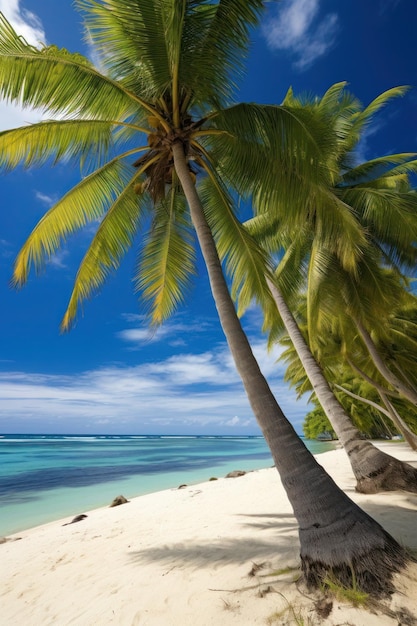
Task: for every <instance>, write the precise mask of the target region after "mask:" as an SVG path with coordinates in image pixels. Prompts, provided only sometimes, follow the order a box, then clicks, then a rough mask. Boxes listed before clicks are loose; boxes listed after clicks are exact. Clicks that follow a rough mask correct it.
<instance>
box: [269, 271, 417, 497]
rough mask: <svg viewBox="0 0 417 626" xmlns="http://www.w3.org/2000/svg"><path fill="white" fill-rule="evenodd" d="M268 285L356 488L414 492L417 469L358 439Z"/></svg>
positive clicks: (281, 302) (283, 305)
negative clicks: (349, 468) (348, 463)
mask: <svg viewBox="0 0 417 626" xmlns="http://www.w3.org/2000/svg"><path fill="white" fill-rule="evenodd" d="M268 286H269V289H270V291H271V293H272V296H273V298H274V300H275V304H276V305H277V309H278V312H279V314H280V316H281V319H282V321H283V323H284V325H285V328H286V330H287V332H288V335H289V337H290V339H291V341H292V343H293V345H294V348H295V350H296V352H297V354H298V357H299V359H300V361H301V363H302V365H303V367H304V370H305V372H306V374H307V376H308V378H309V380H310V382H311V384H312V386H313V389H314V391H315V393H316V396H317V398H318V400H319V402H320V404H321V406H322V408H323V410H324V412H325V413H326V415H327V417H328V419H329V421H330V423H331V425H332V427H333V430H334V431H335V433H336V434H337V436H338V438H339V441H340V443H341V444H342V446H343V447H344V449H345V450H346V453H347V455H348V457H349V460H350V464H351V466H352V470H353V473H354V475H355V478H356V481H357V482H356V490H357V491H359V492H361V493H377V492H378V491H394V490H397V489H404V490H406V491H413V492H417V470H416V469H415V468H414V467H411V465H408V464H407V463H403V462H401V461H399V460H398V459H395V458H394V457H392V456H390V455H389V454H385V452H382V450H378V448H375V446H373V445H372V444H371V442H370V441H366V440H365V439H362V438H361V435H360V433H359V431H358V430H357V429H356V428H355V426H354V425H353V424H352V421H351V419H350V417H349V416H348V414H347V413H346V411H345V410H344V408H343V407H342V405H341V404H340V402H339V401H338V399H337V398H336V396H335V395H334V393H333V392H332V390H331V388H330V386H329V384H328V382H327V380H326V378H325V376H324V375H323V372H322V371H321V368H320V366H319V364H318V363H317V361H316V360H315V358H314V357H313V355H312V354H311V352H310V348H309V347H308V345H307V343H306V342H305V340H304V337H303V335H302V333H301V332H300V329H299V328H298V324H297V322H296V321H295V319H294V316H293V314H292V313H291V311H290V309H289V308H288V305H287V303H286V302H285V300H284V298H283V296H282V294H281V292H280V290H279V289H278V287H277V286H276V285H275V284H274V283H273V282H272V281H270V280H268Z"/></svg>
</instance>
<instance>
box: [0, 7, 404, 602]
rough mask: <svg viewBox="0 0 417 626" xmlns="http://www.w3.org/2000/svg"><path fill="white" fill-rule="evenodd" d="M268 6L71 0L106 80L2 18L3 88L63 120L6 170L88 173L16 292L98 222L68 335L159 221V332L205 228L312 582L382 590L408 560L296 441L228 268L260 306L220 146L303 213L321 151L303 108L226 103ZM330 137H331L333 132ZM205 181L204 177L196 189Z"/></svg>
mask: <svg viewBox="0 0 417 626" xmlns="http://www.w3.org/2000/svg"><path fill="white" fill-rule="evenodd" d="M262 4H263V3H262V2H261V1H260V0H219V1H217V2H212V3H209V2H207V0H175V1H173V0H146V2H145V1H143V0H130V1H129V2H127V0H101V1H98V2H96V1H95V0H76V6H77V7H78V8H79V9H80V10H81V11H82V13H83V16H84V20H85V24H86V26H87V32H88V34H89V37H90V38H91V40H92V41H93V43H94V44H95V47H96V52H97V54H98V55H99V56H100V59H101V63H102V67H103V70H102V72H99V71H98V70H97V69H96V68H94V67H93V66H92V65H91V64H90V63H89V62H88V60H87V59H85V58H84V57H81V56H80V55H73V54H69V53H68V52H67V51H65V50H59V49H58V48H56V47H45V48H42V49H40V50H38V49H35V48H33V47H31V46H29V45H27V44H26V42H25V41H24V40H23V39H22V38H20V37H18V36H17V35H16V33H15V32H14V31H13V29H12V28H11V26H10V25H9V24H8V23H7V22H6V20H5V19H4V18H3V19H2V20H1V28H0V94H1V95H2V96H3V97H5V98H7V99H8V100H12V101H18V102H21V103H22V104H23V105H26V106H37V107H43V108H44V109H45V110H46V111H48V112H49V113H52V114H59V116H60V117H59V119H57V120H55V121H48V122H42V123H39V124H36V125H34V126H31V127H29V128H26V127H25V128H20V129H16V130H12V131H6V132H4V133H2V134H1V135H0V160H1V164H2V165H3V167H5V168H12V167H15V166H16V165H17V164H19V163H22V164H24V165H26V166H30V165H33V164H35V163H45V162H47V161H48V160H49V159H52V160H53V161H54V162H60V161H62V160H63V159H66V158H71V159H75V160H79V161H81V162H82V164H84V165H85V164H86V165H87V166H88V171H87V175H86V176H85V178H83V179H82V180H81V181H80V183H78V185H76V186H75V187H74V188H73V189H72V190H70V191H69V192H68V193H67V194H66V195H65V196H64V197H63V198H62V199H61V200H60V201H58V202H57V203H56V204H55V205H54V206H53V207H52V208H51V209H50V210H49V211H48V212H47V213H46V214H45V216H44V217H43V218H42V219H41V221H40V222H39V223H38V225H37V226H36V227H35V229H34V230H33V232H32V233H31V235H30V236H29V238H28V239H27V241H26V243H25V244H24V246H23V248H22V250H21V251H20V253H19V255H18V257H17V260H16V264H15V269H14V282H15V284H16V285H22V284H24V283H25V281H26V279H27V276H28V272H29V269H30V267H31V266H32V265H33V266H34V267H35V269H38V268H39V267H41V266H42V263H43V262H45V259H47V258H48V257H49V256H50V255H51V254H53V253H54V251H55V250H56V249H57V248H58V246H59V245H60V244H61V243H62V241H63V240H65V237H66V236H67V235H68V234H69V233H71V232H73V231H74V230H76V229H79V228H82V227H83V226H84V225H85V224H86V223H87V222H91V223H93V224H96V226H97V230H96V234H95V236H94V238H93V240H92V242H91V244H90V246H89V248H88V250H87V252H86V254H85V256H84V258H83V260H82V261H81V264H80V267H79V269H78V272H77V276H76V278H75V283H74V288H73V291H72V294H71V297H70V301H69V305H68V308H67V311H66V313H65V316H64V320H63V328H64V329H68V328H69V327H70V325H71V324H72V322H73V320H74V318H75V315H76V312H77V308H78V306H79V305H80V303H81V302H82V301H83V300H85V299H86V298H88V297H89V296H90V295H91V294H92V293H93V292H94V291H96V290H97V289H98V288H99V287H100V286H101V285H102V284H103V282H104V281H105V279H106V277H107V275H108V274H109V272H110V271H112V270H114V269H116V268H117V267H118V265H119V262H120V259H121V257H122V255H123V254H124V252H125V251H126V250H127V249H128V247H129V246H130V245H131V244H132V243H133V242H134V240H135V237H136V235H137V233H139V231H140V229H144V228H146V226H147V225H148V224H149V221H151V226H150V229H149V230H148V231H147V235H145V244H144V247H143V255H142V261H141V262H140V263H138V268H137V271H136V274H135V280H136V283H137V286H138V288H140V289H141V290H142V292H143V293H144V296H145V299H147V301H148V302H150V309H151V310H150V319H151V322H152V323H154V324H158V323H161V322H162V321H163V320H164V319H165V318H166V317H167V316H168V315H169V314H170V313H171V312H172V311H173V310H174V308H175V306H176V305H177V304H178V302H179V301H181V299H182V297H183V293H184V287H185V286H186V285H187V283H188V280H189V276H190V274H191V273H192V271H193V269H194V257H193V250H194V248H193V233H194V232H195V234H196V236H197V239H198V243H199V245H200V247H201V250H202V254H203V257H204V260H205V263H206V267H207V271H208V275H209V280H210V284H211V289H212V292H213V297H214V300H215V303H216V306H217V310H218V313H219V319H220V322H221V325H222V328H223V330H224V333H225V336H226V339H227V341H228V343H229V346H230V349H231V352H232V354H233V357H234V360H235V363H236V367H237V369H238V371H239V373H240V375H241V378H242V381H243V384H244V386H245V389H246V392H247V395H248V398H249V401H250V404H251V406H252V408H253V411H254V414H255V416H256V418H257V420H258V422H259V425H260V427H261V429H262V432H263V434H264V436H265V439H266V441H267V443H268V445H269V447H270V449H271V453H272V456H273V458H274V461H275V463H276V466H277V469H278V471H279V473H280V476H281V480H282V482H283V484H284V486H285V488H286V490H287V493H288V497H289V499H290V501H291V503H292V506H293V509H294V513H295V516H296V518H297V520H298V523H299V526H300V542H301V563H302V568H303V571H304V574H305V577H306V580H307V582H308V583H309V584H310V585H312V586H314V585H317V584H320V583H321V581H322V580H323V578H324V576H325V575H326V573H327V572H329V571H332V573H333V575H335V576H338V577H339V579H340V580H341V582H344V583H350V584H351V583H352V580H353V578H354V579H355V580H356V581H357V584H358V585H359V586H360V587H363V588H364V589H367V590H369V591H371V592H372V593H374V594H375V593H383V592H386V591H387V590H390V589H391V588H392V574H393V572H394V571H398V570H399V569H401V568H402V567H403V566H404V564H405V562H406V560H407V558H406V555H405V553H404V550H403V549H402V548H400V546H399V545H398V544H397V543H396V542H395V540H394V539H393V538H392V537H391V536H390V535H388V534H387V533H386V532H385V531H384V530H383V529H382V527H381V526H380V525H379V524H377V523H376V522H375V521H374V520H373V519H372V518H370V517H369V516H368V515H367V514H365V512H364V511H362V510H361V509H360V508H359V507H357V506H356V505H355V504H354V503H353V502H352V501H351V500H350V499H349V498H348V497H347V496H346V495H345V494H344V493H343V492H342V491H341V490H340V489H339V488H338V487H337V486H336V484H335V483H334V482H333V480H332V479H331V478H330V477H329V476H328V475H327V474H326V473H325V472H324V470H323V468H322V467H321V466H320V465H319V464H318V463H317V462H316V460H315V459H314V457H313V456H312V455H311V454H310V453H309V452H308V450H307V449H306V448H305V446H304V445H303V444H302V442H301V441H300V439H299V437H298V436H297V435H296V433H295V431H294V429H293V427H292V426H291V424H290V423H289V422H288V420H287V419H286V418H285V416H284V415H283V413H282V411H281V409H280V407H279V405H278V404H277V401H276V399H275V398H274V396H273V394H272V393H271V391H270V388H269V386H268V384H267V382H266V380H265V378H264V377H263V375H262V373H261V371H260V370H259V367H258V364H257V362H256V360H255V358H254V356H253V354H252V351H251V348H250V345H249V343H248V341H247V338H246V336H245V334H244V332H243V330H242V327H241V324H240V321H239V318H238V316H237V314H236V310H235V307H234V304H233V300H232V298H231V296H230V294H229V290H228V285H227V282H226V278H225V275H224V273H223V267H222V260H224V262H225V264H226V269H227V271H228V272H229V273H230V275H231V276H238V277H239V278H240V279H241V280H240V282H239V293H238V296H239V298H240V300H241V302H242V303H243V304H244V303H245V301H246V300H247V298H248V297H252V296H253V294H254V293H255V294H257V295H258V297H259V299H260V300H262V301H265V299H266V297H267V289H266V284H265V276H264V272H263V268H264V267H265V259H264V258H263V253H262V251H261V250H260V249H259V248H258V246H257V245H256V244H255V242H254V241H253V240H252V239H251V237H250V236H249V235H248V233H247V232H246V230H245V229H244V228H242V227H241V225H240V223H239V220H238V219H237V216H236V215H235V214H234V212H233V203H232V202H231V200H230V198H229V195H228V189H233V186H232V183H233V180H235V187H236V188H237V189H239V187H240V186H241V185H242V179H241V178H240V179H239V173H240V172H241V169H240V167H239V168H233V160H232V161H231V163H230V164H229V165H230V167H229V169H228V170H227V171H226V170H224V168H223V163H222V162H221V160H220V159H219V156H218V154H219V153H218V149H217V148H218V146H219V142H217V139H221V140H222V142H223V145H226V147H227V150H228V152H229V153H231V152H232V151H233V153H234V159H240V165H241V164H242V163H244V162H245V157H246V158H247V161H248V163H249V164H250V165H251V166H252V169H251V170H248V172H250V177H251V178H253V181H255V182H256V184H257V185H258V187H259V189H268V186H269V188H271V185H272V184H273V183H274V184H279V185H280V187H282V194H283V196H284V197H286V199H287V200H289V199H290V198H292V202H293V203H297V202H299V203H300V204H304V203H305V201H306V194H305V193H304V187H303V188H301V189H300V186H299V182H298V181H299V180H300V178H305V179H306V180H307V179H309V180H310V179H311V180H314V179H315V178H316V177H317V173H316V171H315V170H316V168H317V164H318V162H319V160H318V158H317V142H316V143H314V142H312V141H311V137H310V135H309V134H308V133H306V132H305V125H304V122H303V114H302V112H300V114H299V115H298V116H297V115H294V114H293V113H292V112H289V111H287V110H286V109H285V108H280V107H259V106H255V105H235V106H230V107H229V108H226V107H225V104H226V103H227V102H228V101H230V97H231V88H230V86H232V87H233V78H234V77H236V68H237V67H241V64H242V55H243V53H244V52H245V50H246V48H247V45H248V40H249V36H248V32H249V29H250V28H251V27H252V26H253V25H255V24H256V23H257V20H258V17H259V14H260V11H261V9H262ZM317 136H319V135H317ZM321 140H322V142H324V143H325V142H326V141H327V139H326V133H325V127H323V133H322V136H321ZM220 143H221V142H220ZM248 145H249V146H250V147H251V151H250V152H249V153H248V152H247V147H248ZM271 151H273V154H274V159H271V158H270V155H271ZM300 155H301V157H302V158H300ZM196 176H198V177H199V178H201V177H206V180H207V181H208V184H207V185H206V187H205V189H203V190H202V191H201V192H200V193H198V192H197V189H196V184H195V178H196ZM247 176H248V173H247V174H246V177H247ZM210 190H211V192H212V193H211V196H210V197H211V200H212V202H210V203H208V205H207V207H206V206H205V200H206V199H207V194H208V193H209V192H210ZM296 192H298V193H296ZM184 198H185V199H186V201H187V204H188V209H189V210H187V207H186V205H185V203H184ZM202 200H203V202H204V205H203V203H202ZM149 218H150V220H149ZM145 232H146V231H145ZM260 268H261V270H262V271H260Z"/></svg>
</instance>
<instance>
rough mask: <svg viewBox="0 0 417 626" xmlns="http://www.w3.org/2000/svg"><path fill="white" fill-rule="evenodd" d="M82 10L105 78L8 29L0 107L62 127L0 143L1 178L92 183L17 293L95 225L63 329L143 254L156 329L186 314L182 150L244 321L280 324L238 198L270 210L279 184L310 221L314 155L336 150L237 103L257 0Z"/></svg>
mask: <svg viewBox="0 0 417 626" xmlns="http://www.w3.org/2000/svg"><path fill="white" fill-rule="evenodd" d="M75 5H76V7H77V9H78V10H79V11H80V12H81V15H82V17H83V19H84V25H85V30H86V36H87V37H88V38H89V41H90V42H92V44H93V46H94V48H95V53H96V58H98V59H99V65H100V68H101V71H99V70H98V69H97V68H96V67H94V66H93V65H92V64H91V63H90V62H89V61H88V60H87V59H86V58H84V57H83V56H82V55H79V54H77V53H75V54H74V53H71V52H69V51H68V50H64V49H60V48H59V47H58V46H55V45H51V46H40V47H39V48H36V47H34V46H31V45H29V44H28V43H27V42H25V40H24V39H23V38H22V37H20V36H19V35H18V34H17V33H16V32H15V31H14V30H13V28H12V27H11V26H10V24H9V23H8V22H7V20H6V19H5V18H4V16H1V17H0V96H1V97H3V98H4V99H6V100H7V101H10V102H19V103H20V104H22V105H23V106H28V107H39V108H41V109H42V110H43V111H45V113H47V114H49V115H52V116H53V117H54V116H55V117H56V118H57V119H52V120H48V121H44V122H41V123H39V124H34V125H33V126H30V127H24V128H19V129H15V130H11V131H5V132H3V133H0V167H2V168H3V169H4V170H10V169H13V168H15V167H17V166H18V165H24V166H25V167H33V166H36V165H38V166H41V165H45V164H52V165H54V164H58V163H62V162H75V163H79V164H80V165H81V166H82V168H83V172H84V178H83V179H82V180H81V181H80V182H79V183H78V184H77V185H76V186H75V187H74V188H73V189H72V190H70V191H69V192H68V193H67V194H66V195H65V196H64V197H63V198H62V199H60V200H59V201H58V202H57V203H56V204H55V205H54V206H53V207H51V209H50V210H49V211H48V212H47V213H46V214H45V216H44V217H43V218H42V220H41V221H40V222H39V223H38V225H37V226H36V227H35V229H34V230H33V232H32V233H31V234H30V235H29V238H28V239H27V241H26V243H25V244H24V246H23V247H22V250H21V251H20V253H19V255H18V257H17V260H16V263H15V267H14V277H13V281H14V284H15V285H19V286H20V285H23V284H24V283H25V282H26V281H27V279H28V275H29V272H30V269H31V268H32V267H33V268H34V269H35V270H36V271H39V270H40V269H41V268H42V267H43V265H44V264H45V262H47V261H48V259H49V258H50V257H51V255H53V254H54V253H55V252H56V251H57V249H58V248H59V246H61V245H62V244H63V243H64V242H65V241H66V240H67V238H68V237H69V236H70V235H71V234H72V233H74V232H75V231H76V230H78V229H82V228H84V227H85V225H87V224H89V225H90V226H91V227H93V228H95V235H94V236H93V238H92V240H91V244H90V247H89V248H88V250H87V251H86V254H85V256H84V258H83V260H82V262H81V264H80V267H79V270H78V272H77V275H76V278H75V282H74V288H73V291H72V294H71V297H70V301H69V305H68V308H67V311H66V312H65V315H64V319H63V323H62V328H63V330H66V329H68V328H69V327H70V326H71V324H72V323H73V321H74V320H75V318H76V315H77V311H78V309H79V307H80V306H81V305H82V303H83V301H84V300H85V299H87V298H89V297H91V296H92V295H93V294H94V293H95V292H96V291H97V290H98V289H100V287H101V286H102V285H103V283H104V282H105V280H106V279H107V277H108V276H109V274H110V273H111V272H113V271H115V270H116V269H117V268H118V266H119V264H120V262H121V259H122V258H123V256H124V254H125V253H126V251H127V250H128V249H129V247H130V246H132V245H133V244H136V243H138V263H137V266H136V269H135V274H134V283H135V286H136V289H137V291H138V292H139V293H140V296H141V297H142V299H143V300H144V302H145V307H146V309H147V311H148V312H149V316H150V321H151V323H153V324H160V323H162V322H163V321H164V319H166V318H167V317H168V316H169V315H171V314H172V313H173V311H174V310H175V309H176V307H177V306H178V305H179V304H181V303H182V302H183V298H184V296H185V293H186V291H187V289H188V288H189V285H190V281H191V279H192V277H193V275H194V273H195V251H194V238H193V235H192V227H191V223H190V219H189V215H188V213H187V209H186V208H185V202H184V195H183V192H182V189H181V186H180V184H179V181H178V177H177V174H176V171H175V167H174V160H173V149H172V148H173V145H174V144H175V143H181V145H182V146H183V148H184V153H185V157H186V161H187V163H188V169H189V175H190V177H194V179H196V178H198V179H199V180H202V185H201V186H200V190H201V191H200V193H201V194H202V198H203V200H204V205H205V211H206V218H207V220H208V221H209V225H210V228H211V230H212V233H213V235H214V237H215V240H216V245H217V247H218V253H219V256H220V257H221V259H222V261H224V266H225V270H226V271H227V272H228V274H229V276H230V278H231V279H232V282H233V295H234V296H235V297H236V299H237V300H238V303H239V305H238V306H239V312H240V313H242V312H243V311H244V310H245V309H246V308H247V307H248V306H249V304H250V302H251V300H252V299H253V298H256V299H257V300H258V301H260V302H262V303H263V306H264V309H265V314H266V319H267V320H269V319H271V320H272V317H273V316H272V314H271V310H272V303H271V299H270V297H268V290H267V289H266V281H265V273H267V271H268V267H267V261H266V256H265V254H264V253H263V251H261V249H260V247H259V245H258V243H257V242H256V240H255V239H254V238H253V237H252V236H251V235H250V234H249V233H248V231H247V230H246V229H244V228H243V227H242V226H241V224H240V222H239V219H238V213H239V202H240V201H241V199H242V198H246V197H248V196H250V195H251V194H252V189H253V188H254V187H256V189H257V196H258V198H259V206H261V205H262V206H266V203H267V202H268V198H272V197H276V196H277V191H276V190H277V188H278V186H279V187H280V189H281V192H280V193H281V194H282V190H284V189H287V190H288V192H287V195H286V198H287V200H289V199H290V198H292V204H293V206H296V205H297V207H298V211H300V215H301V213H302V210H303V209H302V207H303V206H304V205H305V203H306V201H307V199H308V197H309V195H310V191H311V190H310V187H309V185H310V183H309V181H312V183H311V184H314V185H316V186H317V185H318V184H319V180H320V174H321V171H322V166H321V159H320V155H321V153H322V152H323V150H324V148H325V145H327V144H328V143H329V142H331V141H334V139H332V137H331V135H330V134H326V125H325V124H324V123H323V119H322V118H321V117H320V116H312V115H311V112H310V110H309V109H308V108H306V109H303V108H299V109H298V110H295V108H294V109H290V108H288V107H286V106H281V107H278V106H258V105H250V104H235V103H234V102H232V100H231V98H232V96H233V90H234V85H235V80H237V78H238V77H239V76H240V74H241V71H242V69H243V60H244V56H245V52H246V51H247V49H248V45H249V35H250V31H251V29H252V28H253V27H254V26H255V25H256V24H257V22H258V19H259V15H260V12H261V10H262V8H263V5H264V3H263V2H262V1H261V0H219V1H218V2H213V3H209V2H207V1H206V0H179V1H178V2H172V0H147V1H146V2H142V1H141V0H133V2H130V3H127V2H126V0H99V1H96V0H76V2H75ZM227 107H228V108H227ZM313 130H314V132H313ZM271 153H273V154H274V155H275V159H271V158H270V155H271ZM248 172H250V173H251V175H250V176H248V175H247V173H248ZM204 179H205V180H204ZM300 179H302V180H304V181H305V185H300V184H299V181H300ZM198 182H199V181H197V183H198ZM232 198H233V200H232ZM278 205H279V203H278V201H277V203H276V207H278ZM278 208H279V207H278ZM259 210H260V211H261V209H259ZM282 215H284V213H282ZM282 215H281V219H282ZM301 220H302V218H301V217H300V221H301ZM139 233H142V234H143V236H142V237H140V238H139V237H138V235H139Z"/></svg>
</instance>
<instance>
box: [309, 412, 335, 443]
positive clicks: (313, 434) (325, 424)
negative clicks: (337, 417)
mask: <svg viewBox="0 0 417 626" xmlns="http://www.w3.org/2000/svg"><path fill="white" fill-rule="evenodd" d="M303 432H304V436H305V437H306V438H307V439H317V437H318V436H319V435H323V434H325V435H329V437H331V438H332V439H337V435H336V433H335V432H334V430H333V427H332V425H331V424H330V422H329V420H328V419H327V417H326V415H325V413H324V411H323V409H322V408H321V407H320V406H317V407H316V408H315V409H313V410H312V411H309V412H308V413H307V415H306V416H305V418H304V422H303Z"/></svg>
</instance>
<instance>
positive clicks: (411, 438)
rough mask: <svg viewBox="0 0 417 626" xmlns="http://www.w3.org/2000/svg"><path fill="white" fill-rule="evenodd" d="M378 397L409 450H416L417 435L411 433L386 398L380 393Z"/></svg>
mask: <svg viewBox="0 0 417 626" xmlns="http://www.w3.org/2000/svg"><path fill="white" fill-rule="evenodd" d="M379 395H380V396H381V400H382V402H383V403H384V404H385V406H386V407H387V413H388V415H389V417H390V418H391V420H392V421H393V423H394V424H395V426H396V427H397V428H398V430H399V431H400V433H401V434H402V436H403V437H404V439H405V440H406V442H407V443H408V445H409V446H410V448H412V449H413V450H417V435H416V434H415V433H413V431H412V430H411V429H410V428H409V427H408V425H407V424H406V423H405V422H404V420H403V419H402V418H401V416H400V415H399V414H398V411H397V410H396V409H395V407H394V405H393V404H392V403H391V402H390V401H389V400H388V398H387V396H386V395H385V394H384V393H382V391H380V392H379Z"/></svg>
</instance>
